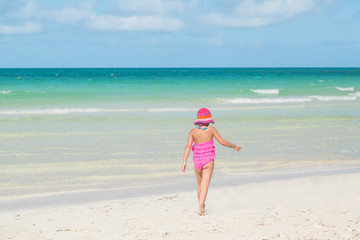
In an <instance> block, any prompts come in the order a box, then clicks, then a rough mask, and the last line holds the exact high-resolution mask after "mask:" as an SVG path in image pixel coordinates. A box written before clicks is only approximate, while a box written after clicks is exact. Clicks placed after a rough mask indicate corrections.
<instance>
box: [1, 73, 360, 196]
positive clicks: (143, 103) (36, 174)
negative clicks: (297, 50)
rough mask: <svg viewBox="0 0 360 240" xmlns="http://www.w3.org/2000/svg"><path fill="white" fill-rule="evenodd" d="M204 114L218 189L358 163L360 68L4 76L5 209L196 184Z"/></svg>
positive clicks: (3, 169)
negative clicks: (184, 169) (77, 194)
mask: <svg viewBox="0 0 360 240" xmlns="http://www.w3.org/2000/svg"><path fill="white" fill-rule="evenodd" d="M201 107H207V108H209V109H210V110H211V111H212V113H213V117H214V119H215V122H216V124H215V125H214V126H215V127H217V129H218V131H219V132H220V134H221V135H222V136H223V137H224V138H225V139H227V140H229V141H231V142H234V143H237V144H240V145H242V146H243V150H242V151H241V152H239V153H235V152H234V151H231V150H229V149H225V148H223V147H221V146H220V145H219V144H217V145H216V151H217V156H218V157H217V159H216V171H215V175H214V178H227V177H234V176H243V175H249V174H260V173H261V172H264V171H282V170H283V169H290V168H293V167H296V168H305V167H306V168H308V167H310V168H312V167H324V166H353V165H358V164H359V163H360V153H359V144H358V143H359V142H360V137H359V134H357V133H358V132H360V131H359V130H360V124H359V123H360V110H359V109H360V68H345V69H336V68H330V69H329V68H324V69H321V68H309V69H303V68H294V69H291V68H284V69H281V68H279V69H272V68H270V69H268V68H262V69H255V68H254V69H235V68H234V69H233V68H230V69H213V68H209V69H181V68H179V69H0V139H1V144H0V198H1V197H2V198H7V197H20V196H25V195H28V194H45V193H52V192H60V191H65V192H66V191H83V190H93V189H117V188H128V187H136V186H146V185H154V184H164V183H171V182H181V181H185V182H186V181H193V173H192V171H191V164H192V163H191V156H190V158H189V164H188V165H189V166H190V167H189V168H190V169H189V170H190V171H188V173H186V174H182V173H180V172H179V168H180V164H181V161H182V154H183V150H184V146H185V143H186V140H187V134H188V132H189V130H190V129H191V128H192V127H193V121H194V120H195V117H196V111H197V109H198V108H201Z"/></svg>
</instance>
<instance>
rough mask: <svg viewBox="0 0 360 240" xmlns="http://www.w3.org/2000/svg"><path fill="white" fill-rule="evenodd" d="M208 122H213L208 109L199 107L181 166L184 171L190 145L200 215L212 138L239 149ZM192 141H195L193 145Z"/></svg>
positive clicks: (209, 173) (209, 170)
mask: <svg viewBox="0 0 360 240" xmlns="http://www.w3.org/2000/svg"><path fill="white" fill-rule="evenodd" d="M210 123H215V122H214V120H213V119H212V116H211V113H210V111H209V110H208V109H206V108H201V109H200V110H199V111H198V112H197V118H196V121H195V122H194V124H195V125H196V128H194V129H192V130H191V131H190V133H189V138H188V141H187V144H186V147H185V151H184V160H183V164H182V166H181V170H182V171H183V172H185V169H186V162H187V159H188V157H189V154H190V151H191V147H192V150H193V152H194V154H193V160H194V165H195V175H196V179H197V183H198V199H199V209H198V214H199V215H200V216H202V215H205V200H206V196H207V192H208V189H209V184H210V180H211V176H212V173H213V170H214V159H215V145H214V141H213V138H214V137H215V139H216V140H217V141H218V142H219V143H220V144H221V145H223V146H225V147H230V148H231V149H234V150H236V151H239V150H240V149H241V146H238V145H235V144H232V143H229V142H228V141H226V140H225V139H223V138H222V137H221V136H220V134H219V133H218V132H217V130H216V128H214V127H209V124H210ZM193 142H194V143H195V144H194V145H193Z"/></svg>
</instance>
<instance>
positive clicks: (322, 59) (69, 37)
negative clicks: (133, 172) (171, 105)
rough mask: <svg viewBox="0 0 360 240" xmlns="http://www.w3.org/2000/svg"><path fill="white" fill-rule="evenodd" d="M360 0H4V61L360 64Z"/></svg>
mask: <svg viewBox="0 0 360 240" xmlns="http://www.w3.org/2000/svg"><path fill="white" fill-rule="evenodd" d="M359 29H360V1H359V0H237V1H234V0H222V1H220V0H107V1H106V0H103V1H100V0H71V1H70V0H61V1H60V0H52V1H48V0H0V67H360V57H359V56H360V30H359Z"/></svg>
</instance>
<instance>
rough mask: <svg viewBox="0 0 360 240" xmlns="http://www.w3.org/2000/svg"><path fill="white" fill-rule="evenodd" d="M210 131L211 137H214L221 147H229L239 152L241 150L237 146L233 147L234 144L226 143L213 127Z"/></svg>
mask: <svg viewBox="0 0 360 240" xmlns="http://www.w3.org/2000/svg"><path fill="white" fill-rule="evenodd" d="M211 129H212V131H213V135H214V137H215V139H216V140H217V141H218V142H219V143H220V144H221V145H223V146H225V147H231V148H233V149H234V150H235V151H239V150H240V149H241V146H239V145H235V144H232V143H230V142H228V141H226V140H225V139H223V138H222V137H221V136H220V134H219V133H218V131H217V130H216V128H214V127H211Z"/></svg>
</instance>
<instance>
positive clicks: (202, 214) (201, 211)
mask: <svg viewBox="0 0 360 240" xmlns="http://www.w3.org/2000/svg"><path fill="white" fill-rule="evenodd" d="M198 215H199V216H204V215H206V212H205V204H204V205H203V207H202V208H199V211H198Z"/></svg>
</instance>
